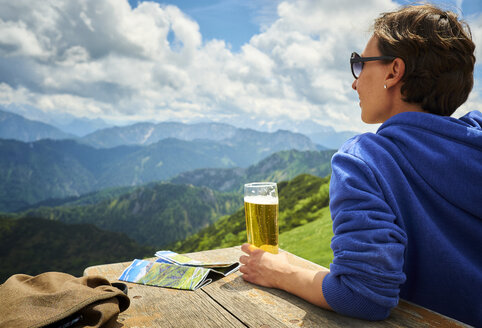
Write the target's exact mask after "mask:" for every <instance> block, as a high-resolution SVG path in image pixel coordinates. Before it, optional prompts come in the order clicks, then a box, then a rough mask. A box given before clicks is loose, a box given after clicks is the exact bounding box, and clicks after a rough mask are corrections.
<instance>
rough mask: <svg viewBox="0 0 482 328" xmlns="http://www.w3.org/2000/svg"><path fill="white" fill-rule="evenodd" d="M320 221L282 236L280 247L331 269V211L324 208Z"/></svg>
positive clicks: (317, 220)
mask: <svg viewBox="0 0 482 328" xmlns="http://www.w3.org/2000/svg"><path fill="white" fill-rule="evenodd" d="M320 212H321V216H320V218H319V219H316V220H315V221H312V222H310V223H307V224H304V225H302V226H299V227H297V228H294V229H292V230H290V231H287V232H284V233H283V232H281V234H280V237H279V238H280V247H281V248H282V249H284V250H285V251H288V252H290V253H292V254H295V255H297V256H299V257H302V258H304V259H307V260H309V261H311V262H314V263H317V264H319V265H322V266H324V267H326V268H329V267H330V263H331V262H332V260H333V252H332V250H331V248H330V242H331V238H332V237H333V230H332V221H331V215H330V209H329V208H328V207H324V208H323V209H322V210H321V211H320Z"/></svg>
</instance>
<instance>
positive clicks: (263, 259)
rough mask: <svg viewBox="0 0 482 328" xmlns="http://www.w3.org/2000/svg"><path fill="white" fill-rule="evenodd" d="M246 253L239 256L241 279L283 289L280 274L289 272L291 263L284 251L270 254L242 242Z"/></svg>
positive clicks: (242, 248)
mask: <svg viewBox="0 0 482 328" xmlns="http://www.w3.org/2000/svg"><path fill="white" fill-rule="evenodd" d="M241 250H242V251H243V252H245V253H246V254H248V255H247V256H246V255H242V256H241V257H240V258H239V262H240V263H241V264H243V265H242V266H241V267H240V268H239V271H241V273H243V276H242V277H243V279H244V280H246V281H248V282H251V283H253V284H256V285H261V286H265V287H273V288H280V289H283V286H282V276H283V275H284V274H289V272H290V271H291V265H290V264H289V263H288V259H287V257H286V254H285V253H280V254H271V253H268V252H265V251H263V250H262V249H260V248H258V247H255V246H253V245H250V244H243V245H242V246H241Z"/></svg>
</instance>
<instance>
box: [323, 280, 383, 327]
mask: <svg viewBox="0 0 482 328" xmlns="http://www.w3.org/2000/svg"><path fill="white" fill-rule="evenodd" d="M322 290H323V296H324V297H325V300H326V302H327V303H328V304H329V305H330V307H331V308H332V309H333V310H334V311H335V312H337V313H340V314H343V315H346V316H350V317H355V318H360V319H365V320H372V321H375V320H383V319H386V318H387V317H388V316H389V315H390V310H391V309H390V308H387V307H384V306H380V305H378V304H377V303H374V302H373V301H371V300H369V299H368V298H366V297H364V296H363V295H361V294H358V293H356V292H353V291H352V290H351V289H350V288H349V287H348V286H347V285H345V284H344V283H343V282H342V281H341V278H340V276H336V275H334V274H332V273H329V274H327V275H326V276H325V278H324V279H323V284H322Z"/></svg>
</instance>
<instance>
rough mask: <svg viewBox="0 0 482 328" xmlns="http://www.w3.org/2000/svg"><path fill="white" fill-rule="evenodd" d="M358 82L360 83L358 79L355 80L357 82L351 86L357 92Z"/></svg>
mask: <svg viewBox="0 0 482 328" xmlns="http://www.w3.org/2000/svg"><path fill="white" fill-rule="evenodd" d="M357 82H358V80H357V79H355V81H353V83H352V85H351V87H352V89H353V90H356V85H357Z"/></svg>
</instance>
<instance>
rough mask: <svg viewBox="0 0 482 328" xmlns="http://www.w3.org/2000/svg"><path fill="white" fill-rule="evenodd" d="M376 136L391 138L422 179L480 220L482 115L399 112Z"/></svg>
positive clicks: (473, 113) (481, 195)
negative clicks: (459, 115) (456, 116)
mask: <svg viewBox="0 0 482 328" xmlns="http://www.w3.org/2000/svg"><path fill="white" fill-rule="evenodd" d="M377 134H378V135H379V136H383V137H385V138H389V139H390V140H391V141H392V142H393V144H395V145H396V146H397V147H398V149H399V151H400V153H401V154H403V156H404V157H405V158H406V160H407V162H409V163H410V164H411V166H412V167H413V169H414V170H415V171H416V172H417V173H418V174H419V175H420V177H421V178H422V179H423V180H424V181H425V182H426V183H427V184H428V185H430V186H431V187H432V188H433V189H434V190H436V191H437V192H438V193H440V195H441V196H442V197H443V198H444V199H446V200H447V201H448V202H450V203H452V204H457V206H459V207H461V208H463V209H465V210H466V211H469V212H470V213H472V214H473V215H474V216H478V217H481V215H482V213H481V210H482V205H481V204H482V192H481V190H482V189H481V188H482V114H481V112H479V111H473V112H470V113H468V114H467V115H465V116H463V117H461V118H460V119H456V118H452V117H446V116H438V115H434V114H428V113H419V112H406V113H400V114H398V115H395V116H393V117H391V118H390V119H389V120H387V121H386V122H385V123H384V124H382V126H380V128H379V129H378V131H377ZM462 181H470V183H466V182H465V183H462ZM464 195H467V197H464ZM469 195H470V197H469ZM474 196H475V199H476V202H474Z"/></svg>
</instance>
